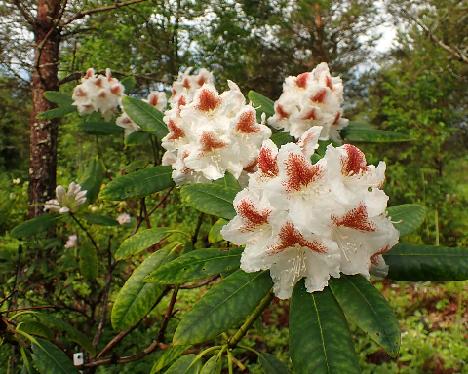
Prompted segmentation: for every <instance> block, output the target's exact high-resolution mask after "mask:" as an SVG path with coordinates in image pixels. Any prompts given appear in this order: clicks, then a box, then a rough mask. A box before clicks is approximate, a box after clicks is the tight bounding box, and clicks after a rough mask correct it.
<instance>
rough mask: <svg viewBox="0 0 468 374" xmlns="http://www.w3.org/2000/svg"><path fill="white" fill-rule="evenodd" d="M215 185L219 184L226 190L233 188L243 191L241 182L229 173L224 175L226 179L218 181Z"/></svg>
mask: <svg viewBox="0 0 468 374" xmlns="http://www.w3.org/2000/svg"><path fill="white" fill-rule="evenodd" d="M213 183H214V184H219V185H220V186H223V187H224V188H232V189H234V190H237V191H240V190H242V188H241V186H240V184H239V181H238V180H237V179H236V178H235V177H234V176H233V175H232V174H231V173H229V172H228V171H227V172H226V173H225V174H224V177H222V178H219V179H216V180H215V181H214V182H213Z"/></svg>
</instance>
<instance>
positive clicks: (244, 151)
mask: <svg viewBox="0 0 468 374" xmlns="http://www.w3.org/2000/svg"><path fill="white" fill-rule="evenodd" d="M228 86H229V90H228V91H225V92H223V93H222V94H218V92H217V91H216V89H215V87H214V86H213V85H212V84H209V83H205V84H204V85H203V86H202V87H201V88H199V89H198V90H196V91H195V93H194V96H193V100H192V101H191V102H189V103H186V104H183V103H179V104H177V106H176V107H175V108H173V109H172V110H170V111H168V112H166V115H165V117H164V121H165V122H166V123H167V126H168V128H169V134H168V135H167V136H166V137H164V138H163V139H162V146H163V147H164V148H165V149H166V150H167V152H166V153H165V154H164V157H163V165H172V167H173V173H172V177H173V179H174V180H175V182H176V183H178V184H182V183H187V182H203V181H207V180H215V179H218V178H221V177H223V176H224V173H225V172H226V171H229V172H230V173H231V174H232V175H233V176H234V177H235V178H239V176H240V175H241V173H242V172H243V171H244V170H251V169H252V168H254V167H255V163H256V160H257V155H258V151H259V149H260V146H261V144H262V142H263V140H265V139H268V138H269V137H270V135H271V130H270V129H269V128H268V127H266V126H265V125H263V124H259V123H257V120H256V113H255V109H254V108H253V106H252V105H249V104H246V100H245V97H244V95H243V94H242V92H241V91H240V90H239V87H237V85H236V84H234V83H233V82H231V81H228ZM181 97H182V96H181Z"/></svg>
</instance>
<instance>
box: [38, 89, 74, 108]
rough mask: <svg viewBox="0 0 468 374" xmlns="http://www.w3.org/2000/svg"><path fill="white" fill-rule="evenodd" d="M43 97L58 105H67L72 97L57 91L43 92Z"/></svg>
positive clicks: (71, 101) (71, 100) (70, 102)
mask: <svg viewBox="0 0 468 374" xmlns="http://www.w3.org/2000/svg"><path fill="white" fill-rule="evenodd" d="M44 97H45V98H46V99H47V100H48V101H50V102H51V103H55V104H58V105H59V106H67V105H71V104H72V103H73V99H72V97H71V96H70V95H69V94H64V93H62V92H58V91H47V92H44Z"/></svg>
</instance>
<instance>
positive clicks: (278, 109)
mask: <svg viewBox="0 0 468 374" xmlns="http://www.w3.org/2000/svg"><path fill="white" fill-rule="evenodd" d="M275 112H276V114H277V116H278V117H279V119H280V120H282V119H286V118H289V113H288V112H286V111H285V110H284V108H283V106H282V105H281V104H277V105H276V107H275Z"/></svg>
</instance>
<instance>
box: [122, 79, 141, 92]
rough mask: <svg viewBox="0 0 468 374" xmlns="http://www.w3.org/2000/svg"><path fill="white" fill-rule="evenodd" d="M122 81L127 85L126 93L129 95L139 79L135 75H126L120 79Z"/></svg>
mask: <svg viewBox="0 0 468 374" xmlns="http://www.w3.org/2000/svg"><path fill="white" fill-rule="evenodd" d="M120 83H122V85H123V86H124V87H125V93H126V94H127V95H128V94H129V93H131V92H132V91H133V90H134V89H135V87H136V85H137V81H136V79H135V77H134V76H129V77H125V78H123V79H121V80H120Z"/></svg>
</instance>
